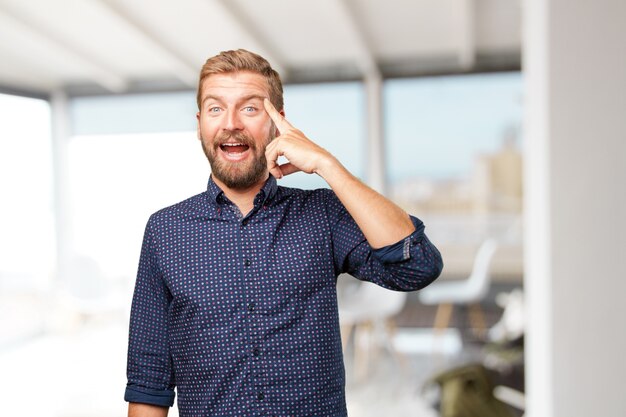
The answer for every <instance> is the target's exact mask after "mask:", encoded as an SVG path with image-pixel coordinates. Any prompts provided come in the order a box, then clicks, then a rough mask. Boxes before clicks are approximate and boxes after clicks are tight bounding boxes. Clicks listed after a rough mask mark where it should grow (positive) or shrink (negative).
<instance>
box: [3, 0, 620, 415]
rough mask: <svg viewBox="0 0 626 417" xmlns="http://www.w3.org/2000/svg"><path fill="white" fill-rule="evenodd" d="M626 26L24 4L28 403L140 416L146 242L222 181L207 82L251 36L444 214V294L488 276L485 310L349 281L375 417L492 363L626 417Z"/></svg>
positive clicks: (398, 198) (9, 29)
mask: <svg viewBox="0 0 626 417" xmlns="http://www.w3.org/2000/svg"><path fill="white" fill-rule="evenodd" d="M625 23H626V4H625V3H623V2H622V1H619V0H603V1H599V2H593V3H588V4H578V3H577V4H572V3H571V2H566V1H540V0H506V1H496V0H446V1H438V2H434V1H427V0H420V1H409V0H406V1H402V0H393V1H375V0H369V1H359V0H324V1H318V2H303V1H293V2H280V1H278V0H262V1H255V2H250V1H246V0H236V1H227V0H211V1H209V0H185V1H180V2H176V3H174V2H166V1H156V2H155V1H151V2H148V1H147V0H135V1H131V2H123V1H121V0H84V1H77V0H76V1H72V0H53V1H44V0H30V1H25V2H24V1H17V0H1V1H0V35H1V36H0V62H2V64H0V137H1V138H2V140H0V178H1V179H0V194H1V195H2V202H3V204H2V211H1V212H0V213H1V216H0V248H1V252H0V372H1V373H2V375H3V376H4V378H0V380H1V381H2V382H1V386H0V398H1V399H2V400H3V401H2V404H3V405H2V407H3V409H4V411H3V412H2V414H3V415H5V414H6V415H24V416H58V417H69V416H82V417H89V416H94V417H95V416H122V415H125V409H126V405H125V403H124V402H123V399H122V396H123V390H124V386H125V375H124V373H125V354H126V332H127V323H128V314H129V309H130V299H131V296H132V289H133V283H134V274H135V271H136V268H137V261H138V254H139V249H140V245H141V239H142V235H143V228H144V226H145V223H146V221H147V219H148V216H149V215H150V214H151V213H152V212H154V211H156V210H158V209H160V208H162V207H164V206H167V205H171V204H174V203H176V202H178V201H180V200H182V199H184V198H186V197H188V196H191V195H193V194H196V193H199V192H202V191H203V190H204V189H205V188H206V183H207V180H208V176H209V172H210V170H209V166H208V162H207V161H206V158H205V157H204V155H203V153H202V152H201V148H200V144H199V142H198V140H197V136H196V119H195V113H196V111H197V108H196V105H195V88H196V83H197V73H198V70H199V68H200V66H201V65H202V63H203V62H204V60H205V59H206V58H207V57H209V56H211V55H214V54H216V53H218V52H219V51H221V50H227V49H236V48H240V47H241V48H246V49H249V50H252V51H255V52H258V53H260V54H261V55H264V56H266V57H267V58H268V59H269V60H270V62H271V63H272V64H273V65H274V66H275V67H276V68H277V69H278V70H279V71H280V72H281V75H282V76H283V80H284V82H285V102H286V107H285V110H286V115H287V119H288V120H290V121H291V122H292V124H294V125H295V126H297V127H298V128H299V129H301V130H302V131H304V132H305V133H306V134H307V135H308V136H309V137H310V138H312V139H313V140H315V141H317V142H318V143H320V144H321V145H322V146H324V147H325V148H327V149H328V150H330V151H331V152H332V153H333V154H335V155H336V156H338V158H339V159H340V160H341V161H342V162H343V163H344V164H345V165H346V167H348V168H349V169H350V170H351V171H352V172H353V173H354V174H356V175H357V176H358V177H360V178H361V179H362V180H363V181H365V182H366V183H368V184H370V185H371V186H372V187H373V188H375V189H377V190H379V191H380V192H382V193H384V194H385V195H387V196H388V197H389V198H391V199H392V200H394V201H395V202H397V203H398V204H399V205H401V206H402V207H404V208H405V209H406V210H407V211H409V212H411V213H412V214H415V215H417V216H418V217H420V218H421V219H423V220H424V222H425V223H426V226H427V229H426V230H427V233H428V235H429V237H430V238H431V240H433V241H434V242H435V243H436V244H437V246H438V247H439V248H440V249H441V251H442V253H443V256H444V262H445V269H444V272H443V275H442V277H441V278H440V280H439V282H438V283H459V284H467V283H468V279H469V278H470V277H471V278H472V279H473V280H476V279H478V278H477V276H478V275H481V277H482V279H483V282H482V285H483V287H482V288H481V291H479V294H478V295H477V294H473V298H472V297H470V298H471V299H469V301H468V299H467V297H469V295H467V294H469V293H471V292H472V289H471V288H467V287H468V286H467V285H465V287H463V286H462V285H459V286H458V287H457V288H456V289H455V291H453V292H452V294H448V295H447V298H446V294H444V296H442V295H441V294H439V298H437V296H438V295H437V293H436V290H435V291H434V292H435V294H431V295H430V297H429V296H428V294H427V293H426V291H425V292H424V294H423V295H422V294H420V293H415V294H407V295H401V296H399V295H398V294H390V293H389V292H387V291H382V292H380V291H378V292H376V291H375V292H372V289H371V288H368V287H367V286H364V285H361V284H360V283H358V282H357V281H355V280H353V279H352V278H350V277H340V281H339V295H340V310H341V311H340V313H341V317H342V322H343V323H344V324H345V325H346V326H344V327H345V329H346V334H348V336H349V337H347V338H346V341H345V355H346V372H347V380H348V382H347V396H348V398H347V400H348V409H349V412H350V415H351V416H355V417H358V416H379V415H397V416H437V415H440V414H439V412H438V410H437V404H436V403H437V400H440V399H441V396H442V395H443V390H441V389H440V390H439V391H431V390H428V389H426V388H429V387H432V385H433V384H431V383H430V382H429V380H430V378H433V377H435V376H437V375H440V374H441V373H442V372H446V371H449V370H453V369H459V367H460V366H463V365H466V364H469V363H480V364H482V365H483V366H484V367H486V368H487V369H488V370H489V371H490V372H492V374H491V375H492V377H493V378H494V381H495V383H496V385H498V387H497V388H501V389H499V390H497V391H496V393H495V395H496V396H498V398H501V399H502V400H503V401H505V402H508V403H509V404H510V405H511V406H512V412H513V413H514V414H515V415H522V414H524V415H526V416H537V417H543V416H566V417H577V416H588V415H594V414H595V415H603V416H623V415H626V400H625V399H624V396H623V395H622V393H621V391H622V388H623V387H624V385H623V382H622V379H623V378H622V375H624V374H625V373H626V361H624V359H623V357H622V352H623V351H624V350H625V349H626V331H625V330H624V325H623V324H622V322H621V317H622V314H623V313H624V309H625V307H624V306H623V304H622V303H621V298H622V294H625V293H626V288H625V287H626V284H625V283H624V281H625V280H624V278H626V260H625V259H626V257H625V256H624V253H625V250H626V238H625V237H624V236H626V220H624V219H623V214H622V213H624V212H626V192H625V191H624V185H623V184H624V183H625V181H626V168H625V164H624V161H625V159H626V119H624V117H623V114H624V111H626V52H624V51H626V48H625V46H626V45H625V42H624V39H626V24H625ZM282 184H283V185H286V186H296V187H303V188H314V187H324V186H325V184H324V183H323V181H321V180H320V179H319V178H317V177H315V176H307V175H305V174H301V173H300V174H294V175H292V176H290V177H288V178H286V179H284V180H283V182H282ZM486 242H497V246H496V248H495V249H494V251H493V252H492V253H491V254H487V255H486V253H487V252H486V249H485V247H486ZM481 253H482V255H481ZM480 265H482V267H480ZM479 278H480V277H479ZM368 297H373V298H368ZM442 297H443V298H442ZM464 297H465V298H464ZM372 305H376V306H379V307H380V308H379V309H378V310H377V309H376V308H371V306H372ZM451 305H453V306H454V307H453V308H452V309H450V307H449V306H451ZM362 306H366V307H369V308H366V309H363V308H362ZM372 310H375V311H372ZM449 316H450V318H448V317H449ZM389 326H392V327H391V330H390V327H389ZM347 329H349V331H348V330H347ZM507 331H508V333H507ZM507 336H508V337H509V338H508V339H507ZM520 341H523V343H520ZM507 386H508V387H510V388H513V389H512V390H510V391H508V390H507V389H506V388H507ZM170 415H174V416H175V415H177V411H176V408H175V407H174V408H173V409H172V410H171V412H170Z"/></svg>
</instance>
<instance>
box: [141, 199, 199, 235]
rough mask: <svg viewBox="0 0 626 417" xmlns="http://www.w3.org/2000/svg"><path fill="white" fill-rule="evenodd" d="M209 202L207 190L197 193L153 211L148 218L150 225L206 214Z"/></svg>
mask: <svg viewBox="0 0 626 417" xmlns="http://www.w3.org/2000/svg"><path fill="white" fill-rule="evenodd" d="M208 204H209V203H208V195H207V192H206V191H205V192H202V193H199V194H196V195H194V196H192V197H189V198H187V199H185V200H183V201H180V202H178V203H176V204H172V205H171V206H167V207H164V208H162V209H160V210H158V211H156V212H154V213H152V215H151V216H150V218H149V220H148V226H152V227H154V226H158V225H163V224H168V223H171V222H176V221H180V220H185V219H193V218H197V217H201V216H206V214H207V210H208Z"/></svg>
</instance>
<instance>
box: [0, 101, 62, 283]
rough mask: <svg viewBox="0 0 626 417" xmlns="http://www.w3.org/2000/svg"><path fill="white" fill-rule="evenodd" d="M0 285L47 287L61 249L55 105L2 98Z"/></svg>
mask: <svg viewBox="0 0 626 417" xmlns="http://www.w3.org/2000/svg"><path fill="white" fill-rule="evenodd" d="M0 114H2V115H3V117H2V123H0V137H1V138H2V140H0V195H1V196H2V216H0V231H1V232H0V254H2V255H1V256H0V283H1V284H4V285H19V286H24V287H33V286H40V285H45V284H47V283H48V281H49V279H50V275H51V272H52V267H53V262H54V256H55V249H54V248H55V246H54V234H53V233H54V222H53V220H54V219H53V214H52V213H53V212H52V150H51V139H50V106H49V105H48V103H47V102H46V101H44V100H39V99H32V98H25V97H16V96H9V95H2V94H0Z"/></svg>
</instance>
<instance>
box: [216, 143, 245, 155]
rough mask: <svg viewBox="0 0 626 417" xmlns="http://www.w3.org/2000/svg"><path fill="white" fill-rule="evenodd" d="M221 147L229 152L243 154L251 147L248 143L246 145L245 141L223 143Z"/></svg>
mask: <svg viewBox="0 0 626 417" xmlns="http://www.w3.org/2000/svg"><path fill="white" fill-rule="evenodd" d="M220 149H221V150H222V151H224V152H226V153H227V154H230V155H236V154H241V153H244V152H245V151H247V150H248V149H250V147H249V146H248V145H244V144H243V143H222V144H221V145H220Z"/></svg>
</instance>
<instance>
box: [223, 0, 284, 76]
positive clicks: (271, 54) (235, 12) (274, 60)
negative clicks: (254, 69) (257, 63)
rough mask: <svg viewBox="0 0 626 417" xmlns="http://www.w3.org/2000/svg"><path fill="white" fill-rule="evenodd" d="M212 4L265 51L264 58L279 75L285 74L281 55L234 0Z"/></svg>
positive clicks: (224, 0)
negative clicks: (218, 7) (219, 8)
mask: <svg viewBox="0 0 626 417" xmlns="http://www.w3.org/2000/svg"><path fill="white" fill-rule="evenodd" d="M212 3H213V4H217V5H219V6H220V7H221V8H222V10H223V11H224V12H225V13H226V14H227V15H229V16H230V17H231V18H232V20H233V23H234V24H235V25H237V29H238V30H239V31H240V32H242V33H245V34H246V35H247V36H248V37H249V38H250V39H252V40H253V41H254V42H255V43H256V44H257V45H258V46H259V48H260V49H262V50H263V51H264V58H265V59H267V60H268V61H269V62H270V63H271V65H272V68H274V69H275V70H276V71H277V72H278V73H279V74H283V73H284V71H285V68H286V67H285V61H284V59H283V57H282V56H281V54H279V53H278V51H277V50H276V48H275V47H274V45H272V43H271V42H270V41H269V40H268V39H267V38H266V37H265V35H263V33H261V31H259V27H258V24H257V23H256V22H254V20H252V19H250V18H249V17H248V15H247V14H246V13H245V12H244V11H242V10H241V8H240V7H238V6H237V4H236V2H234V1H232V0H214V1H213V2H212Z"/></svg>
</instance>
